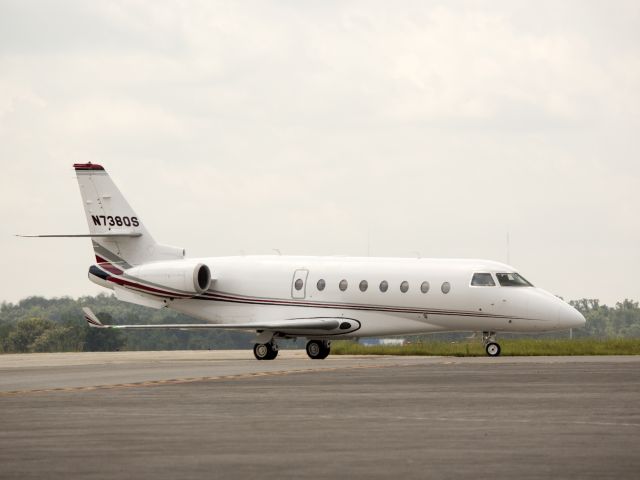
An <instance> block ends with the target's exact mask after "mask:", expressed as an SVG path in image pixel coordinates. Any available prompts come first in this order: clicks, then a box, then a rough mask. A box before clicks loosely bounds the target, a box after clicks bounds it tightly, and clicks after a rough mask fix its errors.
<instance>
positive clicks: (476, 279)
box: [471, 273, 496, 287]
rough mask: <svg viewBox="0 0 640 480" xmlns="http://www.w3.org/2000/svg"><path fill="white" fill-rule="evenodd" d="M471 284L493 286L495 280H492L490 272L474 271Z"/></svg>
mask: <svg viewBox="0 0 640 480" xmlns="http://www.w3.org/2000/svg"><path fill="white" fill-rule="evenodd" d="M471 285H472V286H474V287H495V286H496V282H494V281H493V277H492V276H491V274H490V273H474V274H473V277H472V278H471Z"/></svg>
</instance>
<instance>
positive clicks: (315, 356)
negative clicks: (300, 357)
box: [307, 340, 331, 360]
mask: <svg viewBox="0 0 640 480" xmlns="http://www.w3.org/2000/svg"><path fill="white" fill-rule="evenodd" d="M330 352H331V342H329V341H327V340H309V341H308V342H307V355H309V358H310V359H311V360H324V359H325V358H327V357H328V356H329V353H330Z"/></svg>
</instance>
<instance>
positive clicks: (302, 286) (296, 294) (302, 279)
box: [291, 269, 309, 298]
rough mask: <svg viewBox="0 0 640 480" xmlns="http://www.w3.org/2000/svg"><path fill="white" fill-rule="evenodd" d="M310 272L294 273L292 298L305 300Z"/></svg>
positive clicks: (298, 271)
mask: <svg viewBox="0 0 640 480" xmlns="http://www.w3.org/2000/svg"><path fill="white" fill-rule="evenodd" d="M308 276H309V270H305V269H299V270H296V271H295V272H294V273H293V280H292V282H291V298H305V296H306V292H307V277H308Z"/></svg>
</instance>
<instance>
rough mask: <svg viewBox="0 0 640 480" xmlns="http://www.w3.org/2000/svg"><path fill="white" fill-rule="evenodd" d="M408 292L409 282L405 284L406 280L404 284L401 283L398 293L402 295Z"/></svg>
mask: <svg viewBox="0 0 640 480" xmlns="http://www.w3.org/2000/svg"><path fill="white" fill-rule="evenodd" d="M408 290H409V282H407V281H406V280H405V281H404V282H402V283H401V284H400V291H401V292H402V293H407V291H408Z"/></svg>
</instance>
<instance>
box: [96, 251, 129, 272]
mask: <svg viewBox="0 0 640 480" xmlns="http://www.w3.org/2000/svg"><path fill="white" fill-rule="evenodd" d="M96 262H98V266H99V267H100V268H102V269H103V270H106V271H107V272H109V273H113V274H114V275H122V273H123V271H122V270H120V269H119V268H118V267H116V266H115V265H113V264H112V263H111V262H109V261H108V260H105V259H104V258H102V257H101V256H99V255H96Z"/></svg>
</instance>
